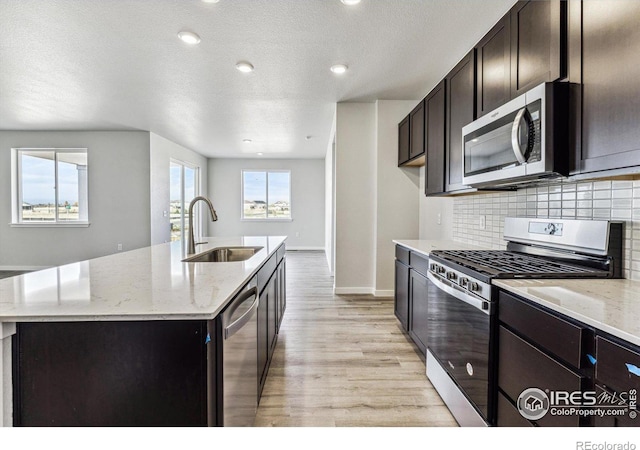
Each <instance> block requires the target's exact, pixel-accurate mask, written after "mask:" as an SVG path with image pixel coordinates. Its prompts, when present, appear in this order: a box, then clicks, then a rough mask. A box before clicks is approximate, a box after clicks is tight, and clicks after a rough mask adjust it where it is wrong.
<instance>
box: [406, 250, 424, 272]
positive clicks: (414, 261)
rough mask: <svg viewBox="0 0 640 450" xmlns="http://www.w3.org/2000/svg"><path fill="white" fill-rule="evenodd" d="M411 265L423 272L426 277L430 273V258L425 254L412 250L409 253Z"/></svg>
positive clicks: (417, 270)
mask: <svg viewBox="0 0 640 450" xmlns="http://www.w3.org/2000/svg"><path fill="white" fill-rule="evenodd" d="M409 265H410V266H411V268H412V269H413V270H415V271H416V272H418V273H421V274H422V275H424V276H425V277H426V276H427V274H428V273H429V259H428V258H426V257H425V256H422V255H419V254H417V253H415V252H411V254H410V255H409Z"/></svg>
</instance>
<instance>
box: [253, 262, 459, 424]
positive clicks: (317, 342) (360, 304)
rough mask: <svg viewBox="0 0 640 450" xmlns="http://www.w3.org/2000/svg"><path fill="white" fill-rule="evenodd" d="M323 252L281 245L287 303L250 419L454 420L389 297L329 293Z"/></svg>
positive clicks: (338, 421) (287, 421)
mask: <svg viewBox="0 0 640 450" xmlns="http://www.w3.org/2000/svg"><path fill="white" fill-rule="evenodd" d="M332 284H333V282H332V278H331V277H330V275H329V271H328V269H327V264H326V260H325V256H324V253H320V252H288V253H287V310H286V312H285V315H284V319H283V322H282V327H281V330H280V336H279V338H278V344H277V347H276V349H275V351H274V355H273V360H272V362H271V368H270V370H269V375H268V377H267V380H266V383H265V387H264V391H263V394H262V399H261V401H260V405H259V407H258V414H257V418H256V426H353V427H356V426H357V427H369V426H371V427H373V426H375V427H382V426H418V427H421V426H456V422H455V420H454V419H453V417H452V416H451V414H450V413H449V410H448V409H447V408H446V406H444V404H443V403H442V400H441V399H440V397H439V396H438V394H437V393H436V391H435V390H434V389H433V387H432V386H431V384H430V383H429V381H428V379H427V377H426V375H425V363H424V361H423V360H422V359H421V357H420V356H419V354H418V351H417V349H416V347H415V346H414V345H413V343H411V341H410V340H409V339H408V337H407V336H406V335H405V334H404V333H403V332H402V330H401V329H400V326H399V323H398V321H397V319H396V318H395V316H394V315H393V300H392V299H379V298H376V297H370V296H344V295H340V296H336V295H333V294H332Z"/></svg>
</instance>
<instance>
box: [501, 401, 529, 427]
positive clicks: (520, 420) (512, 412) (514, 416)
mask: <svg viewBox="0 0 640 450" xmlns="http://www.w3.org/2000/svg"><path fill="white" fill-rule="evenodd" d="M498 426H499V427H532V426H533V424H532V423H531V422H529V421H528V420H527V419H525V418H524V417H522V414H520V412H519V411H518V409H517V408H516V407H515V406H513V405H512V404H511V402H510V401H509V400H508V399H507V397H505V396H504V395H502V392H498Z"/></svg>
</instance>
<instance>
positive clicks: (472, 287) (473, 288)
mask: <svg viewBox="0 0 640 450" xmlns="http://www.w3.org/2000/svg"><path fill="white" fill-rule="evenodd" d="M469 290H470V291H471V292H477V291H479V290H480V286H479V285H478V283H476V282H475V281H472V282H471V283H469Z"/></svg>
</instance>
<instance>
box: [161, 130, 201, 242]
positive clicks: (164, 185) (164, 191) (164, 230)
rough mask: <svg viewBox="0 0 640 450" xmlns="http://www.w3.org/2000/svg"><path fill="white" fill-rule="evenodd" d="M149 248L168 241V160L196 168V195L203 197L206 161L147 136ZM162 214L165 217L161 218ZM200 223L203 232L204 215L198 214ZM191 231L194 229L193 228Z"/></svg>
mask: <svg viewBox="0 0 640 450" xmlns="http://www.w3.org/2000/svg"><path fill="white" fill-rule="evenodd" d="M150 152H151V186H152V188H151V245H154V244H162V243H163V242H169V240H170V239H171V230H170V222H169V214H168V211H169V202H170V198H169V191H170V181H169V165H170V162H171V159H172V158H173V159H175V160H178V161H181V162H185V163H189V164H192V165H194V166H197V167H199V168H200V191H199V194H200V195H204V196H207V180H208V177H207V169H208V168H207V158H205V157H204V156H202V155H200V154H199V153H196V152H194V151H192V150H189V149H188V148H185V147H182V146H181V145H178V144H176V143H175V142H172V141H170V140H168V139H165V138H163V137H162V136H158V135H157V134H155V133H151V136H150ZM165 213H166V215H165ZM200 218H201V222H203V223H204V225H205V227H204V228H200V229H203V230H205V232H204V234H207V233H206V230H207V228H206V227H207V224H208V223H209V222H210V219H208V215H207V216H204V215H203V214H200ZM194 228H195V227H194Z"/></svg>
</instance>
